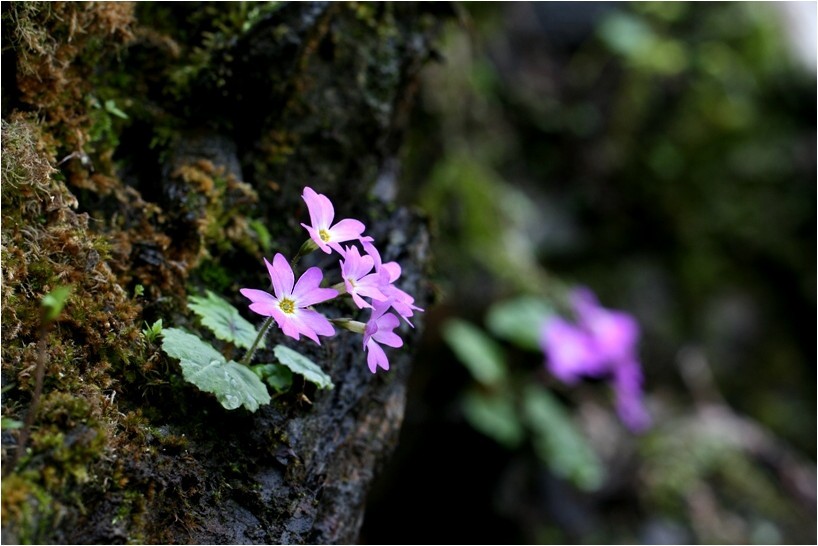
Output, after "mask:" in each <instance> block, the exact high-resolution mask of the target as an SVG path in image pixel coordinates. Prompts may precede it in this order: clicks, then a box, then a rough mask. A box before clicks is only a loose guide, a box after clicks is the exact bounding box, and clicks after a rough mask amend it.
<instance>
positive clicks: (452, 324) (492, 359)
mask: <svg viewBox="0 0 818 546" xmlns="http://www.w3.org/2000/svg"><path fill="white" fill-rule="evenodd" d="M443 339H445V340H446V343H448V344H449V346H450V347H451V348H452V350H453V351H454V354H455V355H457V358H458V359H460V361H461V362H462V363H463V364H465V366H466V368H468V369H469V371H470V372H471V374H472V376H473V377H474V378H475V379H476V380H477V381H479V382H480V383H483V384H484V385H489V386H491V385H497V384H498V383H500V382H502V381H503V380H505V377H506V363H505V359H504V358H503V350H502V349H501V348H500V346H499V345H497V343H496V342H495V341H494V340H493V339H491V338H490V337H489V336H487V335H486V334H485V333H483V331H482V330H480V329H479V328H477V327H476V326H473V325H471V324H469V323H468V322H466V321H463V320H460V319H451V320H448V321H446V323H445V324H444V325H443Z"/></svg>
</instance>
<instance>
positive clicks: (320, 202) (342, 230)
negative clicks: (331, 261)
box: [301, 186, 366, 255]
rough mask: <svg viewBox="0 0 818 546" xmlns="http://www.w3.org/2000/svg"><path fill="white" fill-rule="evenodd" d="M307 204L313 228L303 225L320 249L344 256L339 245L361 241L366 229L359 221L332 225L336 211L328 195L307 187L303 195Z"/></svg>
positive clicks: (346, 221) (347, 221)
mask: <svg viewBox="0 0 818 546" xmlns="http://www.w3.org/2000/svg"><path fill="white" fill-rule="evenodd" d="M301 197H302V198H303V199H304V202H305V203H307V209H308V210H309V213H310V222H312V225H311V226H308V225H307V224H301V225H302V226H304V228H305V229H306V230H307V232H309V234H310V238H311V239H312V240H313V241H315V244H317V245H318V247H319V248H320V249H321V250H323V251H324V252H326V253H327V254H329V253H330V252H331V250H330V249H332V250H335V251H336V252H338V253H339V254H342V255H343V250H342V249H341V245H340V244H339V243H343V242H345V241H352V240H356V239H360V238H361V235H362V234H363V232H364V229H366V227H365V226H364V224H363V223H361V222H359V221H358V220H353V219H351V218H345V219H343V220H341V221H340V222H338V223H336V224H335V225H332V220H333V219H334V218H335V209H334V208H333V206H332V202H331V201H330V200H329V198H327V196H326V195H323V194H321V193H316V192H315V190H313V189H312V188H310V187H309V186H306V187H305V188H304V193H303V194H302V195H301Z"/></svg>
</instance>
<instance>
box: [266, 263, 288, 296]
mask: <svg viewBox="0 0 818 546" xmlns="http://www.w3.org/2000/svg"><path fill="white" fill-rule="evenodd" d="M267 269H268V270H269V271H270V277H271V278H272V279H273V287H274V288H275V294H276V297H277V298H278V299H283V298H285V297H287V296H291V295H292V293H293V283H294V282H295V276H294V275H293V268H292V267H290V263H289V262H288V261H287V258H285V257H284V255H283V254H281V253H280V252H279V253H278V254H276V255H275V257H274V258H273V265H272V268H271V267H270V265H269V264H268V265H267ZM276 280H277V281H278V286H276ZM279 290H281V291H280V292H279Z"/></svg>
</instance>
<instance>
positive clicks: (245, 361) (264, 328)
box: [241, 317, 273, 366]
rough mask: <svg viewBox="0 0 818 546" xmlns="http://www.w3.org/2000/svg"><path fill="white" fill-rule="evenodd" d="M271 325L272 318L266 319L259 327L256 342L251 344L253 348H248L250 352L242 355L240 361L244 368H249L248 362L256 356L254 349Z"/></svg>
mask: <svg viewBox="0 0 818 546" xmlns="http://www.w3.org/2000/svg"><path fill="white" fill-rule="evenodd" d="M272 323H273V317H267V320H265V321H264V324H262V325H261V330H259V332H258V336H256V340H255V341H254V342H253V346H252V347H250V350H249V351H247V354H246V355H244V358H243V359H242V360H241V363H242V364H244V365H245V366H249V365H250V362H251V361H252V360H253V355H255V354H256V348H258V344H259V343H261V340H262V339H263V338H264V334H266V333H267V330H268V329H269V328H270V325H271V324H272Z"/></svg>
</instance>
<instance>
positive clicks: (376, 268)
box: [241, 187, 423, 373]
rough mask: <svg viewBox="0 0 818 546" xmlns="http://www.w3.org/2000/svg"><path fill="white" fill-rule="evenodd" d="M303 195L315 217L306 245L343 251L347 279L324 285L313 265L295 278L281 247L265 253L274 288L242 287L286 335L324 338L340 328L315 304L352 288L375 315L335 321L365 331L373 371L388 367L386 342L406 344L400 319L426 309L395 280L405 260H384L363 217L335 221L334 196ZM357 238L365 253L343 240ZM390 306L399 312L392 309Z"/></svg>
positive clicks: (309, 192) (350, 292) (254, 307)
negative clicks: (366, 232)
mask: <svg viewBox="0 0 818 546" xmlns="http://www.w3.org/2000/svg"><path fill="white" fill-rule="evenodd" d="M302 198H303V199H304V202H305V203H306V204H307V209H308V210H309V215H310V222H311V225H307V224H301V225H302V226H304V228H305V229H306V230H307V233H309V235H310V239H311V241H308V244H305V247H308V248H310V249H311V250H317V249H320V250H322V251H323V252H325V253H327V254H331V253H332V252H337V253H338V254H339V255H340V256H341V260H340V261H339V264H340V272H341V279H342V282H340V283H338V284H337V285H335V286H334V287H333V288H321V287H320V285H321V282H322V281H323V279H324V273H323V272H322V271H321V269H320V268H318V267H311V268H309V269H307V270H306V271H305V272H304V274H303V275H301V277H300V278H299V279H298V282H295V274H294V272H293V269H292V267H291V265H290V263H289V262H288V261H287V259H286V258H285V257H284V256H283V255H282V254H280V253H279V254H276V255H275V257H274V258H273V263H272V264H271V263H270V262H268V261H267V259H266V258H265V259H264V263H265V264H266V265H267V271H268V272H269V274H270V279H271V280H272V283H273V294H270V293H269V292H265V291H263V290H256V289H253V288H242V289H241V293H242V294H243V295H244V296H245V297H246V298H247V299H249V300H250V301H251V303H250V310H251V311H253V312H255V313H258V314H259V315H264V316H267V317H272V318H273V319H274V320H275V322H276V324H278V326H279V328H281V331H282V332H284V334H285V335H288V336H290V337H292V338H293V339H296V340H297V339H300V336H301V335H302V334H303V335H304V336H306V337H308V338H310V339H311V340H313V341H315V342H316V343H318V344H320V341H319V338H318V336H332V335H334V334H335V328H334V327H333V323H332V322H330V320H328V319H327V318H326V317H325V316H324V315H322V314H321V313H319V312H318V311H315V310H314V309H312V308H311V307H312V306H313V305H315V304H318V303H322V302H325V301H327V300H330V299H333V298H335V297H337V296H339V295H341V294H348V295H349V296H350V297H351V298H352V301H353V302H354V303H355V305H356V306H357V307H358V308H359V309H369V310H370V315H369V320H368V321H367V322H366V323H365V324H364V323H360V322H357V321H354V320H351V319H340V320H336V321H335V323H336V324H337V325H342V326H344V327H346V328H347V329H350V330H352V331H355V332H358V333H362V334H363V349H364V351H366V352H367V364H368V365H369V370H370V371H371V372H372V373H375V372H376V371H377V369H378V368H383V369H384V370H388V369H389V360H388V358H387V356H386V353H385V352H384V350H383V348H382V347H381V345H386V346H388V347H401V346H402V345H403V340H401V338H400V337H399V336H398V335H397V334H396V333H394V329H395V328H396V327H398V326H399V325H400V320H399V319H398V316H400V317H401V318H403V319H404V320H405V321H406V322H407V324H409V326H413V325H412V323H411V321H410V320H409V319H410V318H411V317H412V316H413V315H414V312H415V311H423V309H421V308H419V307H417V306H415V305H414V301H415V300H414V298H413V297H412V296H410V295H409V294H407V293H406V292H404V291H403V290H401V289H400V288H398V287H397V286H395V281H397V280H398V278H400V275H401V268H400V265H398V264H397V263H396V262H388V263H382V261H381V256H380V253H379V252H378V250H377V248H375V244H374V239H373V238H372V237H369V236H365V235H364V230H365V229H366V227H365V226H364V224H363V223H361V222H359V221H358V220H354V219H351V218H345V219H343V220H340V221H339V222H337V223H335V224H333V220H334V219H335V209H334V207H333V206H332V202H331V201H330V200H329V199H328V198H327V197H326V196H325V195H322V194H320V193H316V192H315V191H314V190H313V189H312V188H309V187H305V188H304V193H303V194H302ZM355 242H357V243H359V244H360V245H361V248H362V250H363V254H362V253H361V251H360V250H359V249H358V247H357V246H354V244H348V245H345V246H341V243H355ZM299 254H300V253H299ZM365 298H368V301H367V299H365ZM390 309H391V310H393V311H394V312H395V313H397V315H398V316H396V315H395V314H393V313H390V312H387V311H388V310H390Z"/></svg>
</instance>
